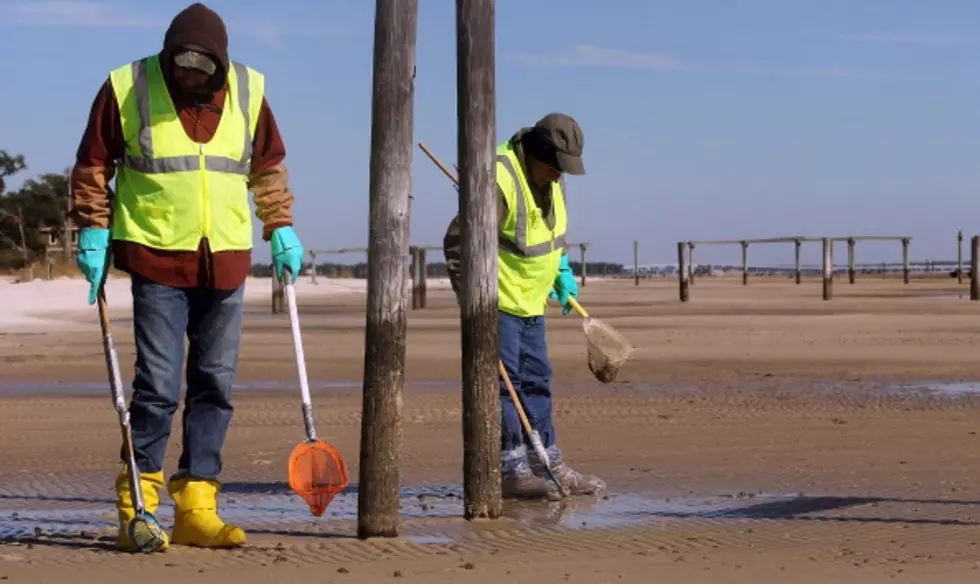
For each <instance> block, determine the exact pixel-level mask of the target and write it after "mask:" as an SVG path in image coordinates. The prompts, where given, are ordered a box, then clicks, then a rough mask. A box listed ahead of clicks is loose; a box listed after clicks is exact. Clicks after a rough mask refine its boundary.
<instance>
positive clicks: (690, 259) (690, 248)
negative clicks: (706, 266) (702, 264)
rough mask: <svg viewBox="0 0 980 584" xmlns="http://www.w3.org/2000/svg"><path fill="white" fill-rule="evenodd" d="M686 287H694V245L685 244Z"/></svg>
mask: <svg viewBox="0 0 980 584" xmlns="http://www.w3.org/2000/svg"><path fill="white" fill-rule="evenodd" d="M687 285H688V286H693V285H694V243H692V242H688V244H687Z"/></svg>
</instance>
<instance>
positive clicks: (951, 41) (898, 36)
mask: <svg viewBox="0 0 980 584" xmlns="http://www.w3.org/2000/svg"><path fill="white" fill-rule="evenodd" d="M834 37H835V38H837V39H840V40H843V41H856V42H866V43H893V44H908V45H960V44H963V39H961V38H958V37H952V36H943V35H928V34H916V33H899V32H877V33H849V34H837V35H834Z"/></svg>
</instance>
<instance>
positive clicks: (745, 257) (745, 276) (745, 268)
mask: <svg viewBox="0 0 980 584" xmlns="http://www.w3.org/2000/svg"><path fill="white" fill-rule="evenodd" d="M741 243H742V285H743V286H748V285H749V244H748V243H747V242H745V241H743V242H741Z"/></svg>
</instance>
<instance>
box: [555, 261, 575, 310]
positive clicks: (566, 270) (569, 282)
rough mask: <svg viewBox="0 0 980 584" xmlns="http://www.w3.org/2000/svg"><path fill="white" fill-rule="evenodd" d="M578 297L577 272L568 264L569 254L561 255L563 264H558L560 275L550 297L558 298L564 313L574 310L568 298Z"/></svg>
mask: <svg viewBox="0 0 980 584" xmlns="http://www.w3.org/2000/svg"><path fill="white" fill-rule="evenodd" d="M569 297H572V298H575V299H576V300H577V299H578V282H576V281H575V274H573V273H572V267H571V266H570V265H568V256H567V255H563V256H561V264H559V265H558V277H557V278H555V287H554V288H552V289H551V293H550V294H548V298H551V299H552V300H557V301H558V303H559V304H561V305H562V307H563V308H562V311H561V313H562V315H563V316H564V315H567V314H568V313H569V312H571V311H572V305H571V304H569V303H568V298H569Z"/></svg>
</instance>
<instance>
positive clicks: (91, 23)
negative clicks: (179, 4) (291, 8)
mask: <svg viewBox="0 0 980 584" xmlns="http://www.w3.org/2000/svg"><path fill="white" fill-rule="evenodd" d="M171 18H172V17H171ZM171 18H159V17H151V16H146V15H142V14H138V13H135V12H132V11H129V10H127V9H126V8H125V7H123V6H117V5H114V4H112V3H109V2H89V1H69V0H42V1H39V2H15V3H13V4H8V5H4V6H0V24H5V25H8V26H10V25H13V26H70V27H75V28H123V29H147V30H158V31H160V32H161V34H162V33H163V31H165V30H166V29H167V27H168V26H169V25H170V20H171ZM226 24H227V26H228V30H229V32H230V33H232V34H234V33H236V32H238V33H241V34H244V35H247V36H250V37H253V38H255V39H256V40H258V41H259V42H262V43H264V44H266V45H270V46H280V45H281V44H282V39H283V38H284V33H285V26H283V25H281V24H276V23H272V22H264V21H263V22H239V21H235V20H231V21H226Z"/></svg>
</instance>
